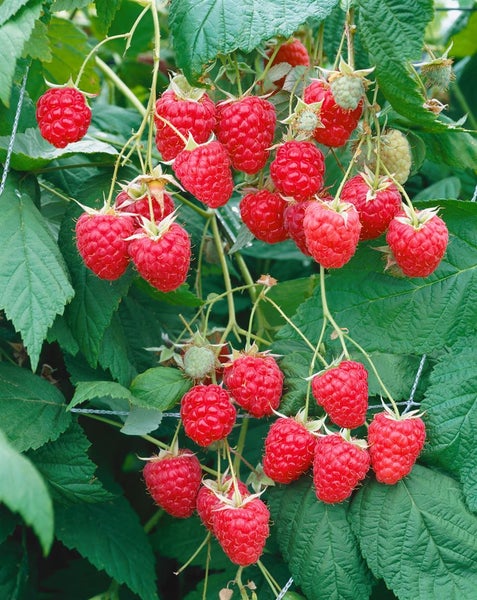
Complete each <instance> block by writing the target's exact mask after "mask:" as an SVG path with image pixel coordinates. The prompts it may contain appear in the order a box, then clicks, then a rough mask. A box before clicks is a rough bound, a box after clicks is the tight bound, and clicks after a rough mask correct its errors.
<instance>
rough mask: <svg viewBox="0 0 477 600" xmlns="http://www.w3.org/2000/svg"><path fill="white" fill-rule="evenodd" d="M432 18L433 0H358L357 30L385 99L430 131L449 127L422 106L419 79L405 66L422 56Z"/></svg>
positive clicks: (422, 100) (422, 98) (423, 100)
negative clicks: (412, 75)
mask: <svg viewBox="0 0 477 600" xmlns="http://www.w3.org/2000/svg"><path fill="white" fill-rule="evenodd" d="M432 17H433V2H432V0H423V1H422V2H420V3H419V10H416V5H415V2H414V1H413V0H405V1H404V2H403V1H402V0H359V11H358V31H359V33H360V34H361V37H362V40H363V43H364V45H365V46H366V47H367V49H368V51H369V54H370V62H371V65H372V66H375V67H376V69H375V72H374V74H375V76H376V79H377V81H378V83H379V87H380V89H381V91H382V92H383V94H384V96H385V98H386V100H388V102H389V103H390V104H391V106H392V107H393V108H394V109H395V110H396V111H397V112H398V113H399V114H401V115H404V116H407V117H409V118H410V119H412V121H413V123H415V124H418V125H420V126H421V127H423V128H425V129H429V130H435V131H439V130H445V129H446V126H445V125H444V124H442V123H440V122H439V121H437V120H436V116H435V115H434V114H433V113H432V112H431V111H429V110H426V109H425V108H424V107H423V104H424V102H425V98H424V97H423V96H422V94H421V91H420V89H419V86H418V84H417V82H416V81H415V80H414V79H413V78H412V77H411V75H410V71H409V68H408V67H407V65H406V61H408V60H417V59H419V58H420V53H421V50H422V46H423V42H424V30H425V27H426V25H427V24H428V23H429V21H430V20H431V19H432Z"/></svg>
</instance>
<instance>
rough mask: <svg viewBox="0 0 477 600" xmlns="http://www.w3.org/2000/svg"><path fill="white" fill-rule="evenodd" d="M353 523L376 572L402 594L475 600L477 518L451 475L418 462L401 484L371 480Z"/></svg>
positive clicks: (358, 502)
mask: <svg viewBox="0 0 477 600" xmlns="http://www.w3.org/2000/svg"><path fill="white" fill-rule="evenodd" d="M350 517H351V524H352V527H353V530H354V532H355V533H356V535H357V537H358V539H359V543H360V546H361V550H362V552H363V555H364V557H365V558H366V561H367V563H368V565H369V567H370V568H371V571H372V572H373V574H374V575H375V576H376V577H378V578H383V579H384V581H385V582H386V585H387V586H388V587H389V588H391V589H392V590H393V591H394V592H395V594H396V595H397V596H398V597H399V598H472V596H473V595H475V588H476V585H477V571H476V570H475V564H476V561H477V545H476V543H475V540H476V536H477V517H476V516H475V515H472V514H471V513H470V512H469V511H468V509H467V508H466V506H465V504H464V500H463V495H462V491H461V489H460V488H459V485H458V484H457V483H456V482H455V481H454V480H453V479H451V478H450V477H447V476H446V475H443V474H442V473H438V472H435V471H431V470H430V469H426V468H425V467H422V466H420V465H415V467H414V469H413V471H412V473H411V474H410V475H409V476H408V477H406V478H405V479H403V480H401V481H400V482H398V483H397V484H396V485H392V486H390V485H384V484H380V483H377V482H376V481H370V482H368V484H367V485H365V486H363V487H362V488H361V489H360V491H359V492H358V493H357V495H356V496H355V497H354V499H353V502H352V505H351V511H350Z"/></svg>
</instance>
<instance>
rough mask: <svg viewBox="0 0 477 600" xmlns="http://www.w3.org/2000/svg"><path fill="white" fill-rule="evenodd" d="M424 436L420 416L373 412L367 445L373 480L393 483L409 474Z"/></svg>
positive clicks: (420, 448) (422, 444)
mask: <svg viewBox="0 0 477 600" xmlns="http://www.w3.org/2000/svg"><path fill="white" fill-rule="evenodd" d="M425 439H426V427H425V425H424V422H423V420H422V419H421V418H420V417H416V416H415V415H412V414H408V415H406V416H401V417H400V418H397V417H396V416H394V415H392V414H390V413H388V412H381V413H378V414H376V415H374V418H373V420H372V422H371V424H370V426H369V428H368V444H369V453H370V455H371V466H372V468H373V470H374V472H375V473H376V479H377V480H378V481H379V482H381V483H387V484H389V485H393V484H395V483H397V482H398V481H399V480H400V479H402V478H403V477H405V476H406V475H408V474H409V473H410V472H411V470H412V467H413V466H414V463H415V462H416V460H417V457H418V456H419V454H420V452H421V450H422V448H423V446H424V441H425Z"/></svg>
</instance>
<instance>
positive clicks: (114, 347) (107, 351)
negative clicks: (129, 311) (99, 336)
mask: <svg viewBox="0 0 477 600" xmlns="http://www.w3.org/2000/svg"><path fill="white" fill-rule="evenodd" d="M98 363H99V364H100V365H101V367H102V368H103V369H109V371H110V373H111V375H112V376H113V378H114V379H116V380H117V381H118V382H119V383H121V384H122V385H126V386H127V385H129V384H130V383H131V380H132V379H133V378H134V377H135V376H136V375H137V370H136V369H135V367H134V365H133V364H132V363H131V361H130V359H129V340H128V339H127V336H126V334H125V332H124V329H123V327H122V322H121V319H120V318H119V316H118V314H117V313H115V314H114V315H113V318H112V321H111V324H110V326H109V327H108V328H107V329H106V331H105V332H104V336H103V340H102V343H101V348H100V350H99V354H98Z"/></svg>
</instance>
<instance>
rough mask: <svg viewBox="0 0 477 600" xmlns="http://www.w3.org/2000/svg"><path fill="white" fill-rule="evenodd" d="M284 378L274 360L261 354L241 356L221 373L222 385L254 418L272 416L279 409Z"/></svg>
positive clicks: (243, 354)
mask: <svg viewBox="0 0 477 600" xmlns="http://www.w3.org/2000/svg"><path fill="white" fill-rule="evenodd" d="M283 378H284V376H283V373H282V372H281V371H280V368H279V366H278V365H277V363H276V361H275V359H274V358H273V356H268V355H266V354H262V353H254V354H246V353H242V354H240V355H239V357H238V358H235V360H233V361H232V363H231V364H229V365H228V366H227V365H226V366H225V369H224V383H225V385H226V386H227V388H228V389H229V392H230V393H231V394H232V397H233V399H234V400H235V402H237V404H239V405H240V406H241V407H242V408H244V409H245V410H246V411H248V412H249V413H250V414H252V415H253V416H254V417H264V416H266V415H271V414H272V412H273V411H274V410H276V409H277V408H278V406H279V404H280V399H281V397H282V390H283Z"/></svg>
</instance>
